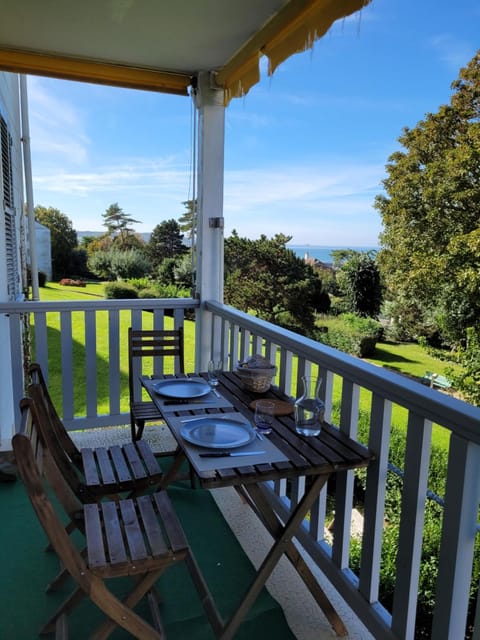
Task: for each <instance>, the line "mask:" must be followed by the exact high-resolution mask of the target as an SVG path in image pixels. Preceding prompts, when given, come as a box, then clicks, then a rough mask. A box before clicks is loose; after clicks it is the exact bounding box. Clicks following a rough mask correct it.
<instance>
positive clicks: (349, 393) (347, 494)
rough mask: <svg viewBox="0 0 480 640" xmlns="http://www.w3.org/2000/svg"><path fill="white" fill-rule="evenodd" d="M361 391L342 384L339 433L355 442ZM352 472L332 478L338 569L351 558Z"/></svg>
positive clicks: (353, 385) (353, 386)
mask: <svg viewBox="0 0 480 640" xmlns="http://www.w3.org/2000/svg"><path fill="white" fill-rule="evenodd" d="M359 398H360V388H359V387H358V385H356V384H353V383H352V382H351V381H350V380H344V381H343V388H342V403H341V412H340V430H341V431H343V432H344V433H345V434H346V435H347V436H349V437H350V438H352V439H353V440H355V438H356V436H357V424H358V407H359ZM353 481H354V472H353V471H342V472H341V473H337V474H336V475H335V486H336V489H337V490H336V492H335V534H334V540H333V551H332V557H333V561H334V562H335V563H336V564H337V566H338V567H339V568H341V569H344V568H345V567H347V566H348V562H349V554H350V523H351V521H352V507H353Z"/></svg>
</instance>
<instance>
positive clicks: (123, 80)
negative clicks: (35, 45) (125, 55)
mask: <svg viewBox="0 0 480 640" xmlns="http://www.w3.org/2000/svg"><path fill="white" fill-rule="evenodd" d="M0 70H3V71H10V72H13V73H24V74H31V75H41V76H49V77H52V78H61V79H64V80H77V81H80V82H91V83H94V84H106V85H112V86H117V87H127V88H130V89H144V90H147V91H159V92H161V93H174V94H178V95H188V87H189V85H190V83H191V77H190V76H188V75H185V74H181V73H169V72H167V71H157V70H155V69H150V68H137V67H129V66H127V65H121V64H114V63H106V62H97V61H95V60H83V59H82V60H80V59H78V58H67V57H62V56H56V55H46V54H42V53H36V52H31V51H17V50H11V49H1V48H0Z"/></svg>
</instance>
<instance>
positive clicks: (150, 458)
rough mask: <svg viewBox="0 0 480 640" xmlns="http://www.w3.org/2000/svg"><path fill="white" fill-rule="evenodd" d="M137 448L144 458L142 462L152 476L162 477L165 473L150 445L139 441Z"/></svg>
mask: <svg viewBox="0 0 480 640" xmlns="http://www.w3.org/2000/svg"><path fill="white" fill-rule="evenodd" d="M136 447H137V450H138V451H139V452H140V455H141V456H142V460H143V462H144V464H145V467H146V469H147V471H148V473H149V474H150V475H151V476H155V475H157V474H159V475H160V476H161V475H162V473H163V472H162V469H161V467H160V465H159V464H158V460H157V459H156V457H155V456H154V454H153V451H152V449H151V447H150V445H149V444H147V443H146V442H145V440H138V441H137V443H136Z"/></svg>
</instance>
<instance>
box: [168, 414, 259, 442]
mask: <svg viewBox="0 0 480 640" xmlns="http://www.w3.org/2000/svg"><path fill="white" fill-rule="evenodd" d="M180 434H181V435H182V438H184V439H185V440H186V441H187V442H190V443H191V444H196V445H197V446H199V447H208V448H209V449H234V448H236V447H243V446H244V445H246V444H249V443H250V442H252V441H253V440H254V439H255V431H254V430H253V429H252V427H251V426H250V425H249V424H247V423H246V422H241V421H239V420H230V419H228V418H218V417H214V416H205V417H203V418H198V420H189V421H188V423H187V424H185V425H183V427H182V428H181V430H180Z"/></svg>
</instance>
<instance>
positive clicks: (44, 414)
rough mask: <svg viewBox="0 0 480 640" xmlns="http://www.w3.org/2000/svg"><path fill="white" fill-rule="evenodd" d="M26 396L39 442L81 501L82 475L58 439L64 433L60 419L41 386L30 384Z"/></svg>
mask: <svg viewBox="0 0 480 640" xmlns="http://www.w3.org/2000/svg"><path fill="white" fill-rule="evenodd" d="M28 395H29V396H30V397H29V398H28V400H29V401H30V406H31V410H32V412H34V413H35V417H36V423H35V424H36V431H38V433H39V434H40V437H41V440H42V442H43V443H44V446H45V447H46V448H47V449H48V451H49V454H50V456H51V458H52V459H53V462H54V463H55V466H56V467H57V468H58V471H59V473H60V474H61V476H62V477H63V479H64V482H65V483H66V484H67V485H68V487H69V488H70V491H71V492H72V493H73V494H74V495H75V496H77V497H78V498H79V500H81V497H80V496H81V495H84V494H85V483H84V477H83V473H82V472H81V471H80V470H79V469H78V467H77V466H75V465H74V464H73V461H72V459H71V458H70V456H69V455H68V453H67V451H66V450H65V448H64V446H63V442H62V441H61V439H60V438H59V437H58V435H59V432H60V433H61V432H62V431H64V432H65V433H66V430H65V428H64V426H63V424H62V422H61V420H60V418H58V415H57V414H56V412H55V415H56V417H55V416H54V415H52V412H51V411H50V410H49V408H50V407H49V403H48V402H47V401H46V396H45V389H44V387H43V385H42V384H38V383H37V384H35V383H32V384H30V385H29V387H28ZM58 423H59V424H58ZM67 435H68V434H67ZM81 501H82V500H81Z"/></svg>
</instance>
